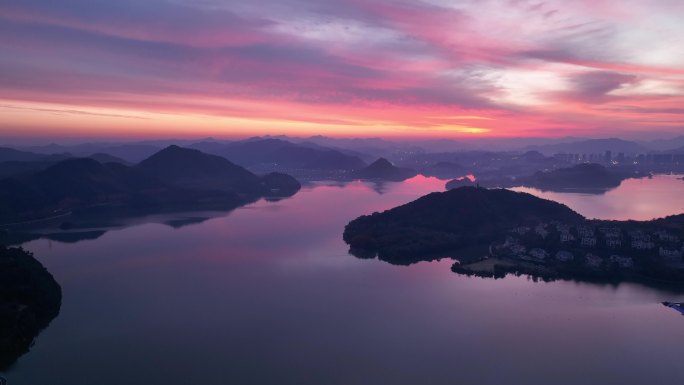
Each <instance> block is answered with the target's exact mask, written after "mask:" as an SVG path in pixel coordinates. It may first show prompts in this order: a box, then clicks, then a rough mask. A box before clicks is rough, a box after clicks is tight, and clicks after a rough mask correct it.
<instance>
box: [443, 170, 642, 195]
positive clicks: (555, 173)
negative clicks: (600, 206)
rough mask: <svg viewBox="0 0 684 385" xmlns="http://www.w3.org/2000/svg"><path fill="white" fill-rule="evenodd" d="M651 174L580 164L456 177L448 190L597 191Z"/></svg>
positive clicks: (594, 192)
mask: <svg viewBox="0 0 684 385" xmlns="http://www.w3.org/2000/svg"><path fill="white" fill-rule="evenodd" d="M648 175H650V174H648V173H646V172H641V171H638V170H634V169H632V168H629V167H612V168H608V167H605V166H603V165H601V164H598V163H581V164H577V165H574V166H571V167H562V168H556V169H550V170H543V171H537V172H535V173H534V174H532V175H526V176H517V177H509V176H506V175H497V174H485V175H484V176H482V177H479V178H478V179H477V181H473V180H470V179H467V178H462V177H461V178H457V179H453V180H450V181H449V182H447V184H446V187H447V189H454V188H459V187H463V186H475V185H479V186H482V187H488V188H495V187H501V188H506V187H517V186H525V187H533V188H537V189H539V190H542V191H561V192H562V191H566V192H570V191H571V192H583V193H590V194H600V193H603V192H605V191H607V190H610V189H613V188H615V187H618V186H619V185H620V183H622V181H623V180H625V179H629V178H642V177H645V176H648Z"/></svg>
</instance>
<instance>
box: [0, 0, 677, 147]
mask: <svg viewBox="0 0 684 385" xmlns="http://www.w3.org/2000/svg"><path fill="white" fill-rule="evenodd" d="M682 15H684V2H682V1H678V0H661V1H657V2H653V1H647V0H623V1H615V0H613V1H609V0H593V1H588V0H578V1H573V2H568V1H561V0H549V1H545V2H538V1H527V0H478V1H475V0H462V1H446V0H424V1H404V0H367V1H361V0H325V1H320V0H318V1H315V0H278V1H275V0H264V1H259V2H255V3H246V2H237V1H220V0H207V1H202V2H196V1H189V0H175V1H172V0H146V1H131V0H122V1H117V2H105V1H93V0H62V1H59V2H54V1H47V0H6V1H3V5H2V7H0V89H2V93H0V116H2V118H0V138H1V139H3V140H9V139H12V140H17V141H20V142H21V141H24V142H26V141H45V140H54V141H59V140H62V141H78V140H114V139H122V140H132V139H152V138H179V139H185V138H202V137H208V136H213V137H217V138H244V137H249V136H256V135H281V134H285V135H291V136H299V137H302V136H310V135H318V134H320V135H325V136H331V137H383V138H388V139H405V138H452V139H474V138H496V137H510V138H520V137H566V136H573V137H582V138H606V137H622V138H629V139H642V140H646V139H649V138H667V137H673V136H677V135H681V134H683V133H684V121H683V119H682V117H683V116H684V45H682V44H681V42H680V41H679V40H680V39H681V36H684V23H682Z"/></svg>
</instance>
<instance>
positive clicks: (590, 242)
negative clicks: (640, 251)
mask: <svg viewBox="0 0 684 385" xmlns="http://www.w3.org/2000/svg"><path fill="white" fill-rule="evenodd" d="M582 246H584V247H596V238H594V237H584V238H582Z"/></svg>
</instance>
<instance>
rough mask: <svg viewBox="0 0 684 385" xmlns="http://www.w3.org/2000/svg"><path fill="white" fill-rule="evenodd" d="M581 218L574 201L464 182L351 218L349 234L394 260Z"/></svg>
mask: <svg viewBox="0 0 684 385" xmlns="http://www.w3.org/2000/svg"><path fill="white" fill-rule="evenodd" d="M552 220H558V221H564V222H571V223H572V222H577V221H581V220H583V217H582V216H581V215H579V214H577V213H576V212H574V211H572V210H571V209H569V208H568V207H566V206H564V205H562V204H559V203H556V202H552V201H548V200H544V199H540V198H537V197H535V196H532V195H530V194H525V193H517V192H513V191H509V190H502V189H492V190H489V189H484V188H477V187H461V188H458V189H454V190H450V191H446V192H441V193H432V194H429V195H426V196H424V197H422V198H420V199H417V200H415V201H413V202H411V203H408V204H405V205H403V206H399V207H396V208H393V209H391V210H388V211H385V212H383V213H374V214H372V215H366V216H361V217H359V218H357V219H355V220H353V221H351V222H350V223H349V224H348V225H347V226H346V227H345V230H344V240H345V242H347V243H348V244H349V245H350V247H351V248H352V249H361V250H366V251H371V252H376V253H377V254H378V256H379V258H381V259H383V260H386V261H389V262H393V263H411V262H416V261H420V260H424V259H430V255H433V254H437V253H441V252H445V251H449V250H455V249H459V248H462V247H466V246H470V245H473V244H477V243H485V242H490V241H492V240H494V239H495V238H496V237H497V236H499V235H500V234H501V233H502V232H503V231H506V230H508V229H510V228H512V227H515V226H520V225H533V224H536V223H539V222H545V221H552Z"/></svg>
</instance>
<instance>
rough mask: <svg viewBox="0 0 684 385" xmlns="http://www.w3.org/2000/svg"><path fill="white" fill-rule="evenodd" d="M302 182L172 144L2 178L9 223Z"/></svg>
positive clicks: (261, 191)
mask: <svg viewBox="0 0 684 385" xmlns="http://www.w3.org/2000/svg"><path fill="white" fill-rule="evenodd" d="M299 188H300V185H299V183H298V182H297V181H296V180H295V179H294V178H292V177H290V176H288V175H285V174H269V175H266V176H263V177H260V176H257V175H255V174H253V173H251V172H250V171H248V170H246V169H244V168H242V167H240V166H237V165H235V164H233V163H231V162H230V161H228V160H227V159H224V158H221V157H218V156H215V155H210V154H204V153H202V152H200V151H198V150H194V149H184V148H181V147H178V146H169V147H167V148H166V149H163V150H161V151H159V152H157V153H156V154H154V155H152V156H150V157H149V158H147V159H145V160H144V161H142V162H140V163H139V164H138V165H135V166H126V165H123V164H119V163H113V162H110V163H100V162H98V161H96V160H94V159H91V158H70V159H66V160H63V161H60V162H57V163H56V164H53V165H50V166H48V167H47V168H45V169H43V170H39V171H35V172H30V173H27V174H21V175H16V176H12V177H8V178H5V179H3V180H1V181H0V219H1V220H2V223H8V222H19V221H26V220H33V219H39V218H46V217H50V216H55V215H62V214H66V213H69V212H70V211H72V210H92V209H102V208H103V207H104V208H118V209H117V210H121V211H131V212H137V211H140V212H150V211H166V210H179V209H192V210H197V209H209V208H222V209H225V208H228V209H230V208H234V207H236V206H238V205H240V204H244V203H247V202H249V201H251V200H254V199H256V198H259V197H270V196H289V195H292V194H294V193H296V192H297V190H299Z"/></svg>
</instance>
